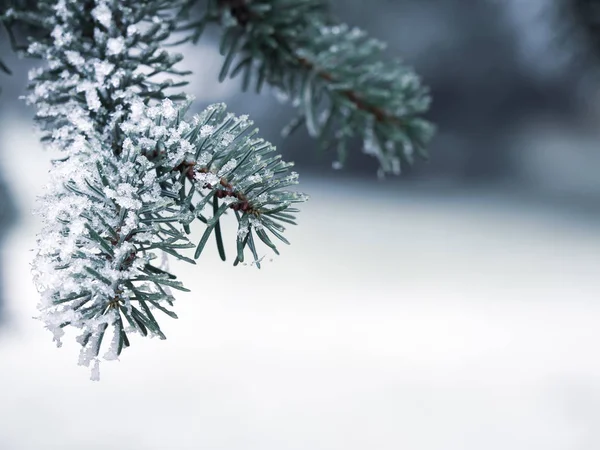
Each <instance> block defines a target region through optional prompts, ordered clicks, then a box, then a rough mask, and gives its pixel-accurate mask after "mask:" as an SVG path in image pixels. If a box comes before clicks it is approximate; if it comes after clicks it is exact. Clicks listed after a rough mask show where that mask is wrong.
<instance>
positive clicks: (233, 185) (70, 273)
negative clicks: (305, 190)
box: [2, 0, 431, 378]
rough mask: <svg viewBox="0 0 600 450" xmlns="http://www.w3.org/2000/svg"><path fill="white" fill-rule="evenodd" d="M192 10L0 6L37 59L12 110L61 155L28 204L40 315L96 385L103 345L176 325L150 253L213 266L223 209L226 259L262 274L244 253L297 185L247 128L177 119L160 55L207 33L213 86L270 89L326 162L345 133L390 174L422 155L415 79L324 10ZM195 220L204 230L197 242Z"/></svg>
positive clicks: (286, 166) (171, 59)
mask: <svg viewBox="0 0 600 450" xmlns="http://www.w3.org/2000/svg"><path fill="white" fill-rule="evenodd" d="M204 3H205V4H203V5H199V4H198V1H197V0H147V1H145V2H139V1H134V0H40V1H38V2H35V5H31V4H30V2H28V1H26V0H20V1H16V2H13V5H12V8H8V9H6V8H5V9H4V10H3V11H2V12H3V15H2V21H3V23H4V24H5V25H6V26H7V27H8V29H9V30H12V29H13V27H14V26H15V25H19V24H21V25H23V24H25V25H26V26H27V27H29V29H30V30H31V32H30V33H29V35H30V41H31V42H30V44H29V45H28V46H27V50H26V53H27V55H29V56H32V57H37V58H40V59H42V60H43V61H44V63H45V64H44V65H43V67H40V68H37V69H34V70H32V71H31V73H30V81H31V85H30V93H29V94H28V95H27V97H26V99H27V101H28V102H29V103H30V104H32V105H34V106H35V107H36V120H37V121H38V122H39V124H40V128H41V129H42V130H43V140H44V141H45V142H46V144H47V145H48V147H50V148H51V149H53V150H55V151H57V152H60V153H61V154H62V158H61V159H60V160H59V161H56V162H54V164H53V168H52V171H51V177H50V184H49V185H48V186H47V189H46V194H45V195H44V196H43V198H41V199H40V202H39V214H40V215H41V216H42V218H43V230H42V233H41V234H40V235H39V238H38V250H37V255H36V257H35V259H34V262H33V272H34V279H35V282H36V285H37V287H38V289H39V291H40V293H41V296H42V300H41V302H40V305H39V308H40V312H41V315H40V318H41V319H42V320H43V321H44V323H45V326H46V327H47V328H48V329H49V330H51V331H52V332H53V333H54V336H55V340H56V341H57V343H59V344H60V339H61V337H62V335H63V333H64V329H65V328H67V327H72V328H76V329H78V330H79V333H80V334H79V337H78V342H79V343H80V344H81V347H82V349H81V355H80V364H83V365H86V366H89V365H90V364H91V363H93V370H92V373H93V378H97V377H98V363H99V359H100V358H101V352H102V350H103V349H104V353H102V356H103V357H104V359H108V360H110V359H116V358H118V357H119V355H120V354H121V352H122V350H123V349H124V348H125V347H128V346H129V344H130V340H129V335H130V334H131V333H138V334H141V335H144V336H146V335H154V336H158V337H160V338H164V337H165V336H164V334H163V332H162V331H161V328H160V325H159V323H158V320H157V317H158V316H159V314H166V315H168V316H171V317H176V315H175V313H174V312H173V311H172V307H173V302H174V296H173V294H172V291H171V290H172V289H175V290H186V288H185V287H184V286H183V285H182V284H181V283H180V282H179V281H177V279H176V277H175V275H173V274H172V273H170V271H169V269H168V267H167V266H166V265H165V264H164V258H163V256H164V255H169V256H171V257H174V258H178V259H181V260H183V261H186V262H188V263H191V264H195V259H197V258H198V257H199V256H200V255H201V253H202V251H203V249H204V247H205V245H206V244H207V242H208V241H209V239H210V238H211V236H214V239H215V241H216V243H217V246H218V250H219V254H220V256H221V258H222V259H223V260H225V257H226V255H225V249H224V248H225V247H224V245H223V239H224V236H223V233H222V231H221V220H223V218H224V216H225V215H226V214H227V213H230V215H232V216H235V219H236V220H237V223H238V231H237V234H236V236H235V237H234V239H235V242H236V254H235V257H234V264H238V263H240V262H243V261H246V260H247V258H248V256H247V254H250V255H251V256H250V260H251V261H252V263H253V264H256V265H257V266H258V267H260V258H259V250H257V246H258V245H266V246H267V247H269V248H271V249H272V250H273V251H274V252H278V249H277V246H276V242H277V241H282V242H284V243H288V241H287V239H286V238H285V236H284V231H285V226H287V225H288V224H291V225H294V224H295V214H296V213H297V212H298V210H297V209H296V208H295V207H294V205H295V204H296V203H300V202H303V201H305V200H306V196H305V195H303V194H300V193H297V192H294V191H288V190H286V189H287V188H288V187H290V186H293V185H295V184H297V180H298V175H297V174H296V173H295V172H290V168H291V166H292V164H291V163H286V162H283V161H282V160H281V158H280V156H279V155H276V154H275V149H274V147H273V146H272V145H271V144H269V143H268V142H265V141H264V140H262V139H260V138H259V137H258V136H257V130H256V129H254V128H253V125H252V122H251V121H249V120H248V118H247V117H245V116H240V117H237V116H235V115H234V114H231V113H228V112H227V111H226V109H225V106H224V105H221V104H216V105H212V106H209V107H208V108H206V109H205V110H204V111H203V112H202V113H201V114H198V115H194V116H191V117H190V115H189V114H187V111H188V109H189V107H190V104H191V102H192V99H191V98H190V97H189V96H187V95H185V93H183V92H181V90H180V89H181V88H182V87H183V86H185V84H186V81H185V77H186V76H188V75H190V74H189V73H186V72H183V71H181V70H179V69H178V68H177V64H178V62H179V61H180V60H181V59H182V56H181V55H180V54H177V53H173V52H171V51H169V50H168V49H170V48H172V47H173V46H175V45H177V44H181V43H184V42H188V41H194V42H196V41H197V40H198V39H199V38H200V36H201V33H202V30H203V28H204V27H205V26H206V24H208V23H212V22H216V23H219V24H220V25H221V26H222V28H223V30H224V33H223V38H222V41H221V50H222V52H223V54H224V55H225V59H224V64H223V69H222V71H221V79H224V78H225V77H227V76H236V75H237V74H241V75H242V79H243V83H242V84H243V87H244V88H248V87H249V86H250V84H251V83H253V85H254V86H255V88H256V89H257V90H260V89H261V87H262V86H263V84H264V83H269V84H271V85H272V86H274V87H275V88H278V89H279V90H280V91H281V92H282V93H283V94H284V95H286V96H287V97H289V98H290V99H291V100H292V102H293V103H294V104H295V105H296V106H297V107H298V108H299V109H300V116H299V119H298V120H297V121H296V122H295V124H294V125H299V124H301V123H305V124H306V126H307V128H308V130H309V132H310V133H311V135H313V136H316V137H318V138H319V139H321V141H322V142H323V143H324V144H325V145H330V144H334V145H336V146H337V148H338V150H339V158H340V162H341V161H343V158H344V155H345V151H344V148H345V147H344V146H345V142H346V140H347V139H348V138H350V137H352V136H355V135H358V136H360V137H361V138H362V139H363V140H364V141H365V151H366V152H368V153H370V154H372V155H374V156H376V157H377V158H378V160H379V162H380V164H381V173H382V174H383V173H388V172H389V173H398V172H399V170H400V165H401V163H402V162H403V161H408V162H410V161H412V158H413V154H415V152H416V154H421V155H424V145H425V142H426V140H427V139H428V138H429V136H430V134H431V126H430V125H429V124H427V122H425V121H424V120H423V119H421V118H419V115H420V114H421V113H423V112H424V111H425V110H426V108H427V105H428V97H427V93H426V90H425V89H424V88H423V87H422V86H421V85H420V83H419V80H418V78H417V77H416V75H414V73H413V72H412V71H410V70H409V69H407V68H405V67H404V66H402V65H401V64H400V63H398V62H384V60H382V59H381V54H380V52H381V50H382V48H383V45H382V44H381V43H379V42H378V41H375V40H373V39H371V38H368V37H367V36H366V35H365V33H364V32H362V31H359V30H357V29H349V28H348V27H347V26H345V25H340V24H335V23H333V22H332V20H331V18H330V16H329V14H328V12H327V9H326V8H325V7H324V4H323V3H322V2H321V1H314V0H271V1H266V0H256V1H243V0H236V1H233V0H232V1H226V0H217V1H208V2H204ZM200 6H201V7H203V8H205V9H202V10H201V11H202V12H200V13H199V9H198V8H199V7H200ZM198 14H200V16H199V15H198ZM4 69H6V70H8V68H6V67H4ZM165 74H167V75H169V76H172V77H173V78H174V79H167V80H165ZM194 223H199V224H201V225H202V226H203V227H204V230H205V231H204V233H203V234H202V237H201V238H200V240H199V241H198V242H191V241H190V239H189V234H190V231H191V229H190V227H191V226H192V225H193V224H194ZM193 249H195V251H193V252H192V250H193ZM186 250H189V252H190V253H189V254H188V253H187V252H186ZM155 315H156V316H155ZM103 343H104V344H103Z"/></svg>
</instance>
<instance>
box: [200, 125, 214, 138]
mask: <svg viewBox="0 0 600 450" xmlns="http://www.w3.org/2000/svg"><path fill="white" fill-rule="evenodd" d="M213 131H215V127H213V126H212V125H202V126H201V127H200V137H207V136H209V135H211V134H212V133H213Z"/></svg>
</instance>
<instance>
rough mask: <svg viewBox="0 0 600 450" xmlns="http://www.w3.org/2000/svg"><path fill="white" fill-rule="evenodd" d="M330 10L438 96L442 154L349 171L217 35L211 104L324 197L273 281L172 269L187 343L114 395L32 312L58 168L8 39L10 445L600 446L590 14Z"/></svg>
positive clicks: (205, 95) (5, 193) (5, 419)
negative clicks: (42, 221) (253, 88)
mask: <svg viewBox="0 0 600 450" xmlns="http://www.w3.org/2000/svg"><path fill="white" fill-rule="evenodd" d="M332 3H333V8H334V10H335V12H336V14H337V15H338V16H339V17H340V18H341V19H343V20H344V21H347V22H349V23H351V24H353V25H358V26H360V27H363V28H365V29H366V30H368V31H369V32H370V33H371V34H372V35H374V36H376V37H379V38H381V39H383V40H385V41H387V42H388V43H389V50H388V53H389V55H390V57H392V56H394V55H401V56H402V57H403V58H404V60H405V61H407V62H408V63H409V64H411V65H412V66H414V67H415V68H416V69H417V71H418V72H419V73H420V74H421V75H422V77H423V79H424V81H425V82H426V83H427V84H428V85H429V86H430V87H431V90H432V94H433V98H434V102H433V108H432V111H431V114H430V117H431V119H432V120H434V121H435V122H436V124H437V125H438V127H439V133H438V135H437V137H436V139H435V141H434V142H433V143H432V145H431V147H430V152H431V162H429V163H427V164H424V163H423V164H417V165H416V166H415V167H414V168H413V169H411V170H408V171H407V172H406V173H405V174H404V175H403V176H402V177H401V178H399V179H387V180H383V181H381V180H378V179H377V177H376V174H375V173H376V166H375V163H374V162H373V161H371V160H370V159H369V158H367V157H366V156H363V155H361V154H360V143H356V148H355V151H354V152H352V156H351V158H350V161H349V164H348V166H347V167H346V168H345V169H344V170H343V171H334V170H333V169H331V161H332V159H333V155H329V154H326V153H325V154H323V153H319V152H318V151H317V150H316V146H315V144H314V142H313V141H311V140H310V139H309V138H308V137H307V136H306V133H305V132H304V131H300V132H298V133H297V134H296V135H294V136H293V137H291V138H289V139H287V140H282V139H281V138H280V136H279V130H280V129H281V128H282V127H283V125H285V123H286V122H287V121H288V120H289V119H290V118H291V117H292V116H293V111H292V109H291V108H290V107H289V106H288V105H284V104H280V103H279V102H278V101H277V100H276V99H275V96H272V95H269V93H268V92H265V93H263V95H260V96H258V95H254V94H240V92H239V81H238V80H233V81H228V82H226V83H223V84H219V83H218V82H217V81H216V80H217V74H218V70H219V67H220V63H221V57H220V56H219V54H218V50H217V47H216V46H215V42H216V38H217V34H216V32H214V30H213V31H210V30H209V32H208V34H207V36H206V38H205V39H204V40H203V41H202V43H201V44H200V45H199V46H197V47H194V48H185V49H184V50H183V51H184V52H185V53H186V54H188V56H189V57H188V58H187V59H186V60H184V65H186V66H187V67H188V68H190V69H192V70H194V72H195V75H194V76H193V77H192V79H191V81H192V83H191V86H190V89H189V92H191V93H193V94H194V95H195V96H196V97H197V106H196V107H197V109H200V108H202V107H203V106H205V105H207V104H209V103H211V102H215V101H225V102H226V103H228V104H229V107H230V109H231V110H232V111H235V112H237V113H248V114H250V115H251V117H252V118H253V119H254V120H255V122H256V124H257V125H258V126H259V127H260V128H261V131H262V134H263V136H265V137H267V138H268V139H270V140H271V141H273V142H275V143H277V144H278V147H279V149H280V150H281V152H282V153H283V154H284V156H285V158H286V159H289V160H294V161H296V162H297V170H298V172H300V174H301V181H302V184H301V188H302V189H303V190H304V191H305V192H307V193H309V194H310V195H311V200H310V202H309V203H307V204H306V205H303V206H302V213H301V215H300V219H299V226H298V227H296V228H294V229H290V230H289V236H290V239H291V241H292V246H291V247H289V248H284V249H283V252H282V256H280V257H277V258H274V259H272V258H271V255H270V254H268V253H267V252H266V251H264V253H265V255H266V257H265V260H264V267H263V268H262V269H261V270H260V271H259V270H257V269H256V268H255V267H251V266H243V267H237V268H233V267H231V262H228V263H222V262H221V261H220V260H219V259H218V257H217V254H216V250H215V249H214V248H210V250H208V251H207V252H206V253H205V254H204V255H203V257H202V259H201V260H200V261H199V264H198V265H197V266H195V267H192V266H179V265H177V264H175V263H172V264H173V266H176V267H175V268H174V271H175V273H177V274H180V275H181V278H182V280H183V281H184V283H185V284H186V285H187V286H188V287H189V288H191V289H192V293H191V294H183V295H180V296H179V297H178V305H177V313H178V314H179V316H180V319H179V320H177V321H172V320H171V319H168V318H165V319H164V320H163V321H162V323H163V324H164V328H165V332H166V334H167V335H168V337H169V338H168V339H167V340H166V341H158V340H151V341H149V340H143V339H134V340H133V342H132V348H131V349H130V350H128V351H126V352H125V353H124V354H123V355H122V358H121V359H122V360H121V361H120V362H118V363H110V364H109V363H107V364H103V365H102V366H101V372H102V380H101V382H100V383H92V382H90V381H89V380H88V373H87V369H84V368H81V367H78V366H77V365H76V360H77V353H78V349H77V345H76V344H74V343H72V342H67V343H66V344H65V346H64V347H63V348H62V349H56V348H55V347H54V346H53V344H52V342H51V341H52V340H51V336H50V334H49V333H48V332H46V331H45V330H43V328H42V325H41V324H40V323H39V322H37V321H36V320H34V319H32V317H33V316H35V315H36V309H35V305H36V303H37V293H36V291H35V289H34V287H33V285H32V282H31V276H30V273H29V270H30V268H29V262H30V260H31V257H32V255H33V252H32V249H33V248H34V247H35V238H36V237H35V236H36V233H37V231H38V230H39V223H38V219H37V218H36V217H34V216H33V215H32V214H31V210H32V208H33V206H34V204H35V198H36V196H37V195H39V194H40V193H41V192H43V186H44V183H45V180H46V179H47V170H48V168H49V156H48V155H47V154H46V153H44V151H43V150H42V148H41V146H40V144H39V143H38V136H37V135H36V132H35V131H34V130H33V126H32V120H31V118H32V115H33V111H32V110H31V109H30V108H29V107H27V106H26V105H25V104H24V103H23V101H21V100H19V96H20V95H22V94H23V92H24V89H25V86H26V83H27V80H26V77H27V75H26V74H27V70H28V69H29V68H30V67H31V66H32V63H31V62H30V61H19V60H17V59H16V58H15V57H14V56H13V55H12V54H11V53H10V51H9V46H8V42H7V39H6V36H5V35H2V36H0V52H1V54H2V56H3V58H4V59H5V60H6V62H7V63H8V64H9V65H10V66H11V67H12V68H13V69H14V74H13V76H11V77H8V76H4V75H0V86H2V87H3V92H2V95H1V96H0V199H1V200H0V240H2V247H1V248H2V253H1V259H0V261H1V269H0V271H1V274H2V278H1V280H2V285H1V288H0V292H1V294H0V449H1V450H35V449H61V450H70V449H73V450H79V449H86V450H88V449H89V450H91V449H106V448H113V449H126V450H137V449H144V450H146V449H152V450H154V449H156V450H159V449H160V450H164V449H211V450H212V449H215V450H216V449H219V450H234V449H235V450H241V449H244V450H253V449H256V450H259V449H260V450H270V449H273V450H292V449H293V450H296V449H298V450H300V449H302V450H305V449H312V450H317V449H323V450H325V449H327V450H333V449H335V450H338V449H339V450H342V449H343V450H354V449H356V450H358V449H361V450H362V449H378V450H379V449H381V450H397V449H410V450H454V449H455V450H480V449H486V450H506V449H511V450H535V449H539V450H595V449H598V448H600V430H599V428H598V423H599V420H600V358H599V349H600V327H599V326H598V323H599V320H600V302H599V301H598V300H600V298H599V293H600V290H599V287H600V280H599V269H600V233H599V229H600V228H599V225H600V209H599V204H600V203H599V201H600V177H599V176H598V173H599V171H600V151H599V150H600V132H599V130H598V121H599V119H600V108H599V105H600V103H599V98H598V86H599V83H600V74H598V70H597V69H598V67H597V62H596V57H595V54H594V51H593V50H594V49H593V46H592V45H590V42H591V41H590V40H589V39H588V36H587V35H586V33H585V27H583V26H582V24H581V23H580V22H579V21H578V17H577V16H574V15H573V14H571V13H572V9H571V6H572V4H574V3H576V1H575V0H563V1H554V0H504V1H494V0H394V1H391V0H371V1H369V2H363V1H359V0H355V1H349V0H343V1H342V0H339V1H333V2H332ZM232 227H233V224H231V223H230V224H229V225H228V227H226V230H225V231H226V233H228V234H229V235H230V236H233V233H234V232H235V230H234V229H233V228H232ZM230 241H231V242H233V237H232V238H231V239H230ZM229 250H230V252H229V253H230V254H231V253H232V252H231V250H232V249H231V247H230V248H229Z"/></svg>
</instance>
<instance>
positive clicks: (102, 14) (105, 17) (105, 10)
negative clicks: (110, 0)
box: [92, 3, 112, 29]
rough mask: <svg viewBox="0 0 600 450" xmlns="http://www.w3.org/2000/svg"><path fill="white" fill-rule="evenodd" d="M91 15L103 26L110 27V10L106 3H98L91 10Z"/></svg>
mask: <svg viewBox="0 0 600 450" xmlns="http://www.w3.org/2000/svg"><path fill="white" fill-rule="evenodd" d="M92 17H94V19H96V20H97V21H98V22H99V23H101V24H102V25H103V26H104V27H105V28H107V29H110V26H111V23H112V12H111V10H110V8H109V7H108V5H107V4H106V3H100V4H99V5H98V6H96V7H95V8H94V9H93V10H92Z"/></svg>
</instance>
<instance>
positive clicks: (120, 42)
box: [106, 36, 125, 55]
mask: <svg viewBox="0 0 600 450" xmlns="http://www.w3.org/2000/svg"><path fill="white" fill-rule="evenodd" d="M106 49H107V50H108V52H107V53H108V54H109V55H118V54H120V53H122V52H123V50H124V49H125V40H124V39H123V38H122V37H121V36H119V37H116V38H110V39H109V40H108V41H107V42H106Z"/></svg>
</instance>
